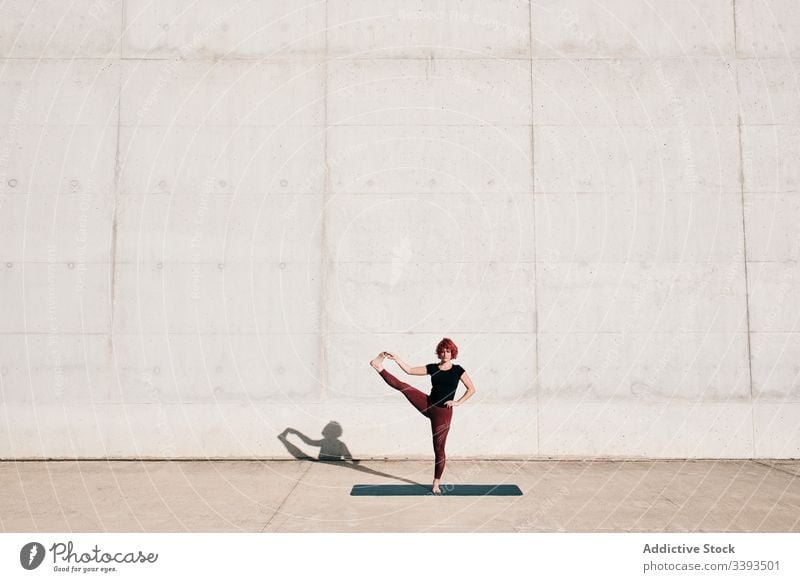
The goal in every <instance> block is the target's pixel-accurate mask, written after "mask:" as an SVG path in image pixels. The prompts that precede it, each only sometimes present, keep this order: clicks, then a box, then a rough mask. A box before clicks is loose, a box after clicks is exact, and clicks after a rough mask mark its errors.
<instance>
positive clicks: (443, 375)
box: [425, 364, 464, 406]
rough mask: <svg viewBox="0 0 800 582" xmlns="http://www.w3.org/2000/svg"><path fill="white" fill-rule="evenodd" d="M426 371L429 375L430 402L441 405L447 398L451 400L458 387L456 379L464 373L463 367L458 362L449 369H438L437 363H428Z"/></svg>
mask: <svg viewBox="0 0 800 582" xmlns="http://www.w3.org/2000/svg"><path fill="white" fill-rule="evenodd" d="M425 369H426V371H427V372H428V374H429V375H430V377H431V385H432V386H433V388H432V389H431V403H432V404H434V405H436V406H443V405H444V403H445V402H447V401H448V400H453V399H454V398H455V395H456V389H457V388H458V381H459V380H460V379H461V375H462V374H463V373H464V368H462V367H461V366H459V365H458V364H453V365H452V366H451V367H450V369H449V370H441V369H439V365H438V364H428V365H427V366H425Z"/></svg>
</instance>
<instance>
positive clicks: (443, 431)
mask: <svg viewBox="0 0 800 582" xmlns="http://www.w3.org/2000/svg"><path fill="white" fill-rule="evenodd" d="M430 411H431V414H430V419H431V435H432V437H433V454H434V458H435V464H434V469H433V491H434V493H438V492H439V491H438V490H439V479H441V477H442V473H444V465H445V462H446V461H447V455H446V454H445V450H444V447H445V444H446V443H447V434H448V433H449V432H450V422H451V420H452V418H453V409H452V408H440V407H438V406H432V407H431V408H430Z"/></svg>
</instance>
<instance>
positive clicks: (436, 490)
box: [431, 479, 442, 495]
mask: <svg viewBox="0 0 800 582" xmlns="http://www.w3.org/2000/svg"><path fill="white" fill-rule="evenodd" d="M431 491H433V494H434V495H440V494H441V493H442V490H441V489H439V479H434V480H433V487H431Z"/></svg>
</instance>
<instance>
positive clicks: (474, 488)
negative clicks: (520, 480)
mask: <svg viewBox="0 0 800 582" xmlns="http://www.w3.org/2000/svg"><path fill="white" fill-rule="evenodd" d="M439 488H440V489H441V490H442V493H441V495H442V497H447V496H448V495H467V496H473V497H481V496H484V495H492V496H494V495H522V491H520V489H519V487H517V486H516V485H446V484H445V485H440V486H439ZM350 495H355V496H378V497H388V496H398V495H433V493H432V492H431V488H430V486H425V487H423V486H422V485H353V489H352V491H350Z"/></svg>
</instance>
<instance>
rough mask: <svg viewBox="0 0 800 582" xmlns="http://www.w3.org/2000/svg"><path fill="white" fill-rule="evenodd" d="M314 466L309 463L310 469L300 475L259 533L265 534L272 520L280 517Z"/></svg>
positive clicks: (311, 462)
mask: <svg viewBox="0 0 800 582" xmlns="http://www.w3.org/2000/svg"><path fill="white" fill-rule="evenodd" d="M313 464H314V463H313V461H309V462H308V467H306V470H305V471H303V474H302V475H300V476H299V477H298V478H297V479H296V480H295V482H294V486H292V488H291V489H290V490H289V492H288V493H287V494H286V497H284V498H283V501H281V503H280V505H278V507H276V508H275V511H273V512H272V516H270V518H269V519H268V520H267V523H265V524H264V527H262V528H261V531H260V532H259V533H264V530H265V529H267V527H269V524H271V523H272V520H273V519H275V516H276V515H278V513H280V511H281V509H283V506H284V505H285V504H286V502H287V501H288V500H289V497H290V496H291V495H292V493H294V490H295V489H297V486H298V485H299V484H300V483H301V482H302V481H303V478H304V477H305V476H306V475H307V474H308V472H309V471H310V470H311V467H312V466H313Z"/></svg>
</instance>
